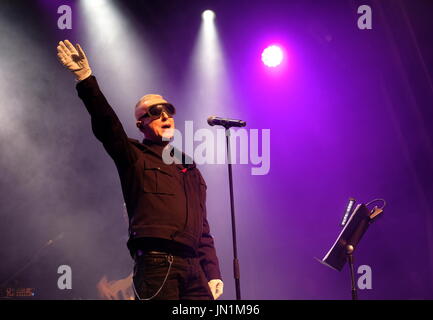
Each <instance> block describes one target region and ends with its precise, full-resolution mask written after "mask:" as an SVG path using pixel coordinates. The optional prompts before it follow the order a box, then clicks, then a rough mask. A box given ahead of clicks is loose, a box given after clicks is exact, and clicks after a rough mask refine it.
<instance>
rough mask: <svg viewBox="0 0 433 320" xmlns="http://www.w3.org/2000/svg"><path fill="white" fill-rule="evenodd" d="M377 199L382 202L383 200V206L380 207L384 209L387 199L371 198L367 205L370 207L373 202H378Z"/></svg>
mask: <svg viewBox="0 0 433 320" xmlns="http://www.w3.org/2000/svg"><path fill="white" fill-rule="evenodd" d="M377 201H382V202H383V206H382V208H380V209H382V210H383V208H385V207H386V201H385V199H374V200H371V201H370V202H368V203H367V204H366V205H365V206H366V207H368V206H369V205H370V204H372V203H374V202H377Z"/></svg>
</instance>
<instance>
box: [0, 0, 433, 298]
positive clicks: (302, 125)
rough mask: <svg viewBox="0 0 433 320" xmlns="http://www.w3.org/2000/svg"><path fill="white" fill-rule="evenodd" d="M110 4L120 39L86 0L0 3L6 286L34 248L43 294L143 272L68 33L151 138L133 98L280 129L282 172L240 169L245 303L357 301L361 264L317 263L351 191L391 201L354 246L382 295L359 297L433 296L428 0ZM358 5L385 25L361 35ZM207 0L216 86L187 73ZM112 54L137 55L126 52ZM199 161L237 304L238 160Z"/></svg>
mask: <svg viewBox="0 0 433 320" xmlns="http://www.w3.org/2000/svg"><path fill="white" fill-rule="evenodd" d="M114 3H115V4H116V8H115V10H118V12H119V14H121V17H122V19H124V20H125V21H127V22H128V24H129V26H130V27H129V29H128V30H129V31H128V32H125V33H120V34H117V35H114V36H113V38H106V37H103V36H98V33H97V32H95V30H92V32H93V33H91V32H89V30H87V29H86V21H85V18H84V17H83V15H82V13H81V11H80V7H79V5H78V2H71V1H47V0H44V1H34V2H32V3H27V2H21V3H17V2H16V1H2V3H1V5H0V6H1V10H0V34H1V35H2V36H1V38H0V52H1V55H2V58H1V60H0V106H1V111H0V115H1V117H0V119H1V120H0V143H1V150H2V152H1V157H0V172H1V179H0V190H1V192H0V214H1V221H2V222H1V224H0V261H1V264H0V282H2V281H4V280H6V279H7V278H9V277H10V276H11V275H12V274H13V273H14V272H16V271H17V270H18V269H19V268H21V267H22V266H24V265H25V264H26V262H27V261H28V260H29V259H31V258H32V256H33V255H35V254H36V253H38V255H37V257H35V259H34V260H33V261H32V263H31V264H30V265H29V266H28V268H26V269H25V270H24V271H23V272H21V273H20V274H19V275H18V276H17V277H15V279H14V280H13V281H12V282H11V283H12V284H13V285H14V286H16V287H34V288H36V296H35V298H48V299H95V298H98V296H97V292H96V287H95V286H96V283H97V282H98V280H99V279H100V278H101V277H102V276H103V275H107V277H108V278H109V280H114V279H120V278H123V277H126V276H127V275H128V274H129V272H130V271H131V266H132V260H131V259H130V257H129V254H128V252H127V249H126V235H127V225H126V222H125V220H124V218H123V199H122V195H121V189H120V183H119V179H118V176H117V172H116V170H115V166H114V164H113V163H112V161H111V159H110V158H109V157H108V156H107V155H106V154H105V152H104V150H103V148H102V146H101V145H100V143H99V142H98V141H97V140H96V139H95V138H94V137H93V135H92V133H91V127H90V121H89V117H88V114H87V111H86V110H85V108H84V106H83V105H82V103H81V101H80V100H79V98H78V97H77V95H76V91H75V88H74V80H73V77H72V75H71V74H69V73H68V72H67V71H65V70H64V69H63V68H62V66H61V65H60V64H59V63H58V61H57V57H56V45H57V42H58V41H59V40H62V39H70V40H71V41H72V42H73V43H75V42H79V43H80V44H81V45H82V47H83V48H84V50H85V51H86V53H87V56H88V57H89V60H90V63H91V66H92V69H93V72H94V74H95V75H96V77H97V78H98V81H99V83H100V85H101V87H102V90H103V92H104V93H105V95H106V96H107V98H108V100H109V101H110V103H111V105H112V106H113V108H114V109H115V110H116V112H117V114H118V116H119V118H120V119H121V121H122V123H123V125H124V127H125V130H126V131H127V133H128V135H129V136H130V137H133V138H137V139H140V138H141V137H140V134H139V132H138V131H137V130H136V128H135V126H134V119H133V106H134V104H135V102H136V101H137V100H138V99H139V98H140V97H141V96H142V95H143V94H146V93H148V92H159V93H161V94H162V95H164V96H166V97H167V98H168V99H169V100H170V101H172V102H173V103H174V104H175V105H176V106H177V108H178V116H177V117H176V123H177V124H178V126H179V127H180V128H181V129H182V124H183V122H184V121H185V120H194V127H195V128H201V127H203V128H205V127H207V125H206V117H207V116H209V115H210V114H217V115H219V116H226V117H231V118H239V119H243V120H245V121H247V123H248V127H249V128H257V129H268V128H269V129H271V169H270V172H269V174H267V175H265V176H252V175H251V173H250V172H251V166H250V165H236V166H235V167H234V185H235V197H236V199H235V200H236V202H235V205H236V218H237V230H238V251H239V259H240V266H241V288H242V296H243V298H244V299H349V298H350V292H349V291H350V283H349V274H348V269H347V267H345V268H344V269H343V270H342V271H341V272H337V271H334V270H331V269H328V268H326V267H324V266H323V265H321V264H319V263H318V262H317V261H316V260H315V259H314V257H318V258H322V257H323V256H324V255H325V253H326V252H327V250H329V248H330V246H331V245H332V243H333V242H334V240H335V237H336V236H337V235H338V233H339V232H340V230H341V228H340V226H339V222H340V219H341V217H342V214H343V211H344V208H345V205H346V202H347V200H348V198H349V197H355V198H356V199H357V200H358V201H359V202H364V203H365V202H368V201H370V200H372V199H374V198H384V199H386V200H387V202H388V205H387V207H386V210H385V212H384V215H383V217H382V218H381V219H380V220H379V221H378V222H377V223H375V224H373V225H372V226H371V228H370V229H369V231H368V233H367V235H366V237H365V239H363V241H362V243H361V244H360V246H359V249H358V251H357V252H356V258H355V259H356V260H355V262H356V265H357V266H358V265H362V264H366V265H369V266H370V267H371V268H372V271H373V289H372V290H363V291H359V296H360V298H361V299H432V298H433V272H432V270H433V218H432V213H433V197H432V191H433V190H432V189H433V185H432V181H433V145H432V138H433V128H432V127H431V126H430V123H429V122H430V120H431V119H432V106H433V82H432V75H433V52H432V50H433V49H432V47H431V46H430V42H431V38H432V31H431V30H433V29H432V20H431V17H430V16H429V14H430V12H432V9H433V4H432V3H431V2H429V1H421V0H419V1H401V0H396V1H391V0H387V1H363V2H362V3H360V2H359V1H343V0H340V1H312V0H308V1H307V0H302V1H301V0H298V1H276V0H267V1H179V0H177V1H162V2H161V3H159V4H157V3H154V2H152V4H144V2H141V1H114ZM61 4H70V5H71V7H72V10H73V29H72V30H59V29H57V18H58V14H57V7H58V6H59V5H61ZM361 4H369V5H370V6H371V7H372V10H373V29H372V30H359V29H358V28H357V24H356V21H357V18H358V14H357V12H356V10H357V7H358V6H359V5H361ZM209 8H210V9H213V10H215V12H216V15H217V17H216V24H217V29H218V34H219V39H220V46H221V48H222V50H223V54H224V63H225V69H226V72H227V77H228V78H227V79H224V83H223V85H224V90H222V91H221V92H218V95H217V96H212V97H206V94H203V93H202V92H201V91H200V90H203V88H200V87H197V85H196V84H194V82H193V81H192V80H193V79H192V78H191V73H190V62H191V55H192V52H193V50H194V45H195V43H196V40H197V35H198V31H199V28H200V22H201V21H200V19H201V18H200V15H201V12H202V11H203V10H204V9H209ZM108 22H109V21H108ZM131 26H132V28H131ZM133 37H134V38H133ZM132 42H133V43H132ZM119 43H120V44H123V43H126V44H131V48H134V49H136V50H135V51H134V52H132V51H130V52H128V51H127V50H123V49H124V47H123V46H122V45H119ZM271 43H280V44H281V45H282V46H284V49H285V51H286V60H285V64H284V66H283V67H282V68H281V69H280V70H278V71H275V70H274V72H270V70H269V69H266V68H265V67H264V66H263V64H262V63H261V61H260V54H261V51H262V50H263V49H264V48H265V47H266V46H267V45H269V44H271ZM128 48H129V47H128ZM109 51H111V52H110V53H108V52H109ZM113 51H114V54H118V56H119V57H128V56H129V53H130V56H131V59H130V60H128V59H123V60H122V59H119V60H117V61H113V60H112V54H113ZM140 57H143V61H142V60H141V59H140ZM110 59H111V60H110ZM134 59H135V60H134ZM125 70H126V71H127V72H125ZM121 71H122V72H123V73H122V72H121ZM125 74H126V75H125ZM217 80H221V79H217ZM207 98H208V100H207ZM211 106H212V108H213V109H212V110H210V109H211ZM215 106H217V107H218V109H217V110H216V111H215ZM200 169H201V170H202V173H203V175H204V177H205V179H206V181H207V184H208V216H209V217H208V218H209V221H210V224H211V230H212V233H213V235H214V238H215V242H216V247H217V252H218V255H219V258H220V264H221V269H222V273H223V278H224V282H225V293H224V295H223V296H222V299H234V297H235V294H234V292H235V290H234V281H233V276H232V243H231V227H230V210H229V198H228V188H227V179H228V177H227V169H226V166H224V165H203V166H201V167H200ZM59 235H61V236H59ZM56 237H57V239H56V241H55V242H54V244H52V245H49V246H46V247H45V248H43V249H41V248H42V247H43V246H44V244H45V243H46V242H47V241H48V240H50V239H54V238H56ZM61 264H67V265H70V266H71V267H72V271H73V289H72V290H69V291H68V290H66V291H60V290H58V289H57V286H56V283H57V277H58V275H57V273H56V272H57V267H58V266H59V265H61ZM12 284H10V286H11V285H12Z"/></svg>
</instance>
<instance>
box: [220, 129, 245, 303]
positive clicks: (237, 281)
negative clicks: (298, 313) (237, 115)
mask: <svg viewBox="0 0 433 320" xmlns="http://www.w3.org/2000/svg"><path fill="white" fill-rule="evenodd" d="M224 128H225V129H226V145H227V160H228V170H229V187H230V211H231V217H232V238H233V274H234V278H235V285H236V300H241V285H240V270H239V260H238V250H237V244H236V223H235V204H234V197H233V175H232V157H231V152H230V127H229V126H228V125H227V126H224Z"/></svg>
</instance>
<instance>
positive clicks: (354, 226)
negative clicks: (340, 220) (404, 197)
mask: <svg viewBox="0 0 433 320" xmlns="http://www.w3.org/2000/svg"><path fill="white" fill-rule="evenodd" d="M370 203H371V202H370ZM382 212H383V210H382V209H381V208H377V207H375V208H374V209H373V212H370V210H369V209H368V208H367V205H365V204H358V206H357V207H356V209H355V210H354V212H353V214H352V215H351V216H350V218H349V220H348V221H347V223H346V224H345V226H344V228H343V230H342V231H341V232H340V234H339V235H338V238H337V240H336V241H335V242H334V244H333V245H332V247H331V249H330V250H329V251H328V253H327V254H326V255H325V257H324V258H323V259H322V260H319V259H318V260H319V261H320V262H321V263H322V264H324V265H326V266H328V267H330V268H332V269H334V270H337V271H341V269H342V268H343V266H344V265H345V264H346V262H348V263H349V268H350V278H351V287H352V289H351V293H352V300H357V299H358V295H357V292H356V283H355V271H354V265H353V253H354V252H355V250H356V248H357V246H358V244H359V242H360V241H361V239H362V237H363V235H364V234H365V232H366V231H367V229H368V227H369V226H370V224H371V223H372V222H373V221H375V220H376V219H377V216H378V215H379V214H380V213H382Z"/></svg>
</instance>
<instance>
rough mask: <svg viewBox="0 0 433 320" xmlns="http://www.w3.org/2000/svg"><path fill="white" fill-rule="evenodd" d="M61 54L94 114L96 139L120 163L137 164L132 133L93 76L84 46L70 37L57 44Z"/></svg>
mask: <svg viewBox="0 0 433 320" xmlns="http://www.w3.org/2000/svg"><path fill="white" fill-rule="evenodd" d="M57 57H58V58H59V60H60V62H61V63H62V64H63V65H64V66H65V67H66V68H67V69H68V70H69V71H71V72H72V73H73V74H74V75H75V78H76V80H77V81H78V83H77V86H76V87H77V91H78V96H79V97H80V98H81V100H83V102H84V105H85V106H86V109H87V111H88V112H89V113H90V116H91V120H92V130H93V133H94V134H95V136H96V138H97V139H98V140H99V141H101V142H102V143H103V145H104V148H105V149H106V150H107V152H108V154H109V155H110V156H111V157H112V158H113V160H114V161H115V162H116V164H118V165H122V166H123V165H127V164H132V163H134V162H135V160H136V157H135V153H134V151H133V150H132V149H131V147H130V145H129V142H128V136H127V135H126V133H125V131H124V130H123V127H122V124H121V123H120V121H119V118H118V117H117V115H116V113H115V112H114V110H113V109H112V108H111V106H110V105H109V104H108V102H107V100H106V99H105V97H104V95H103V93H102V92H101V90H100V89H99V86H98V82H97V81H96V78H95V77H94V76H92V70H91V68H90V66H89V61H88V59H87V57H86V55H85V53H84V51H83V49H82V48H81V46H80V45H79V44H76V46H75V47H74V46H73V45H72V43H71V42H69V40H65V41H60V42H59V44H58V46H57Z"/></svg>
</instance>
